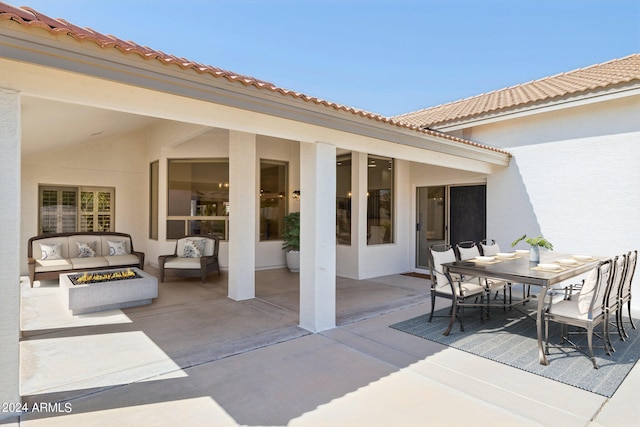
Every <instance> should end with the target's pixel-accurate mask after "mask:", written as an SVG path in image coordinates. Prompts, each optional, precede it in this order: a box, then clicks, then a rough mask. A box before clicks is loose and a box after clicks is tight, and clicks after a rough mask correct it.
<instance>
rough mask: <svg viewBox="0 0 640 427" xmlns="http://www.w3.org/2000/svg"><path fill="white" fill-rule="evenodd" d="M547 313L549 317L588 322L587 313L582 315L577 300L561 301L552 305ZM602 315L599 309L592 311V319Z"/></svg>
mask: <svg viewBox="0 0 640 427" xmlns="http://www.w3.org/2000/svg"><path fill="white" fill-rule="evenodd" d="M549 312H550V313H551V315H555V316H562V317H568V318H570V319H579V320H589V318H588V316H589V313H588V312H587V313H582V311H581V310H580V303H579V301H578V300H575V299H574V300H562V301H558V302H557V303H554V304H553V305H552V306H551V307H550V309H549ZM601 313H602V310H601V309H594V312H593V317H594V318H595V317H598V316H599V315H600V314H601Z"/></svg>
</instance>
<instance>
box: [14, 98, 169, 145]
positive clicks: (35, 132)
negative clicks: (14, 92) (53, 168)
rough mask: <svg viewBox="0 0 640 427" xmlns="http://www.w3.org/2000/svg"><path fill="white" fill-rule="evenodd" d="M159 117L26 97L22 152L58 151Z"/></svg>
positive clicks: (148, 123)
mask: <svg viewBox="0 0 640 427" xmlns="http://www.w3.org/2000/svg"><path fill="white" fill-rule="evenodd" d="M158 121H159V119H156V118H152V117H146V116H141V115H136V114H130V113H122V112H118V111H112V110H105V109H101V108H95V107H89V106H82V105H77V104H70V103H65V102H60V101H53V100H47V99H42V98H36V97H31V96H23V97H22V154H23V155H30V154H37V153H43V152H48V151H55V150H59V149H63V148H67V147H71V146H74V145H78V144H82V143H86V142H91V141H95V140H99V139H104V138H110V137H115V136H118V135H123V134H127V133H131V132H136V131H139V130H142V129H144V128H147V127H149V126H151V125H152V124H154V123H156V122H158Z"/></svg>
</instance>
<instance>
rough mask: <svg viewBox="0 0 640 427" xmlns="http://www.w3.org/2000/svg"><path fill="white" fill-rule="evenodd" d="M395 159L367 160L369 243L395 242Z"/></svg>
mask: <svg viewBox="0 0 640 427" xmlns="http://www.w3.org/2000/svg"><path fill="white" fill-rule="evenodd" d="M393 169H394V162H393V159H391V158H388V157H378V156H369V157H368V160H367V244H369V245H380V244H384V243H393V207H394V202H393Z"/></svg>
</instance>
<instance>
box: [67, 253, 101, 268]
mask: <svg viewBox="0 0 640 427" xmlns="http://www.w3.org/2000/svg"><path fill="white" fill-rule="evenodd" d="M69 261H71V265H73V269H74V270H78V269H82V270H90V269H92V268H100V267H109V262H108V261H107V259H106V258H105V257H101V256H99V257H90V258H71V259H70V260H69Z"/></svg>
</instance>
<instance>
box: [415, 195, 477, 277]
mask: <svg viewBox="0 0 640 427" xmlns="http://www.w3.org/2000/svg"><path fill="white" fill-rule="evenodd" d="M486 193H487V191H486V185H484V184H482V185H460V186H433V187H418V188H417V192H416V206H417V212H416V233H417V235H416V267H417V268H424V269H427V268H429V264H428V258H427V256H428V249H429V248H430V247H431V246H433V245H437V244H443V243H449V244H452V245H455V244H456V243H458V242H462V241H465V240H473V241H476V242H477V241H480V240H482V239H484V238H485V237H486V234H487V225H486V224H487V218H486V216H487V208H486V206H487V201H486Z"/></svg>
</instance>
